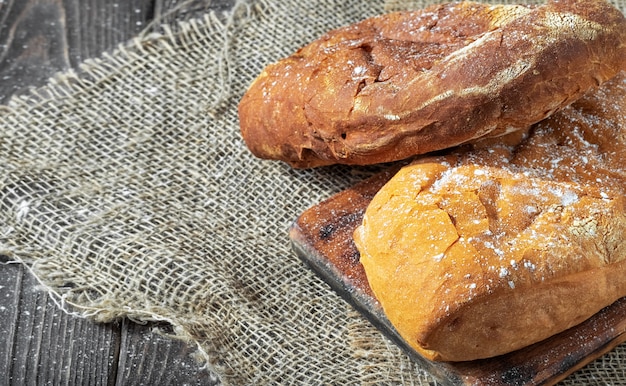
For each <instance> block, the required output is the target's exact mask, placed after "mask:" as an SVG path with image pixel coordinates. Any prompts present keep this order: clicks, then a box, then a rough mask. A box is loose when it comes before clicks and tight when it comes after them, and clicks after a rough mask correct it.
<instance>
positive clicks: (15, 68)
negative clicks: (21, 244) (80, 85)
mask: <svg viewBox="0 0 626 386" xmlns="http://www.w3.org/2000/svg"><path fill="white" fill-rule="evenodd" d="M202 2H203V4H201V5H202V7H201V8H198V4H199V3H198V2H194V4H191V3H189V5H193V7H194V8H193V10H192V11H193V12H198V9H202V10H206V9H208V8H211V7H216V9H228V7H230V6H231V5H232V1H230V0H222V1H217V2H211V1H210V0H203V1H202ZM185 3H186V1H184V0H179V1H174V0H4V1H0V103H6V102H7V101H8V100H9V99H10V98H11V97H12V96H14V95H20V94H24V93H26V92H28V90H29V89H30V88H33V87H40V86H42V85H44V84H45V83H46V81H47V80H48V79H49V78H50V77H52V76H53V75H54V74H55V73H57V72H59V71H65V70H68V69H70V68H77V66H78V65H79V64H80V63H81V62H83V61H84V60H86V59H88V58H92V57H97V56H100V55H101V54H102V53H103V52H105V51H110V50H112V49H114V48H115V47H116V46H117V45H118V44H120V43H124V42H126V41H128V40H129V39H131V38H133V37H134V36H136V35H137V34H138V33H139V32H140V31H142V30H143V29H144V28H145V27H146V26H147V25H148V24H149V23H151V22H153V21H154V20H155V19H156V20H164V19H161V16H162V15H164V14H166V13H167V15H168V17H174V16H173V15H175V14H176V13H178V12H182V13H185V10H186V9H187V8H186V6H187V5H186V4H185ZM172 9H173V10H174V11H173V12H170V10H172ZM189 13H190V14H191V12H189ZM156 327H157V326H154V325H138V324H135V323H132V322H130V321H128V320H122V321H119V322H117V323H109V324H97V323H93V322H91V321H88V320H85V319H82V318H79V317H76V316H73V315H69V314H67V313H65V312H63V311H61V310H60V309H59V307H58V306H57V305H56V304H55V303H54V302H53V301H52V300H51V299H50V298H49V297H48V295H47V294H46V293H45V292H44V291H43V290H42V289H41V288H40V287H39V286H38V282H37V281H36V279H35V278H34V277H33V275H32V274H31V273H30V272H29V271H28V270H27V269H25V268H24V267H23V266H21V265H18V264H9V263H7V258H6V257H2V256H0V347H3V348H4V349H2V350H0V374H1V375H2V377H1V380H0V384H15V385H43V384H54V385H118V384H124V385H127V384H128V385H141V384H143V385H153V384H162V385H167V384H187V385H216V384H218V383H219V382H218V380H217V379H216V377H215V375H213V374H211V373H210V372H209V371H208V370H206V369H203V368H201V366H200V365H199V364H198V363H196V362H195V361H194V359H193V358H192V357H191V354H192V353H193V351H194V348H193V347H192V346H189V345H187V344H184V343H182V342H180V341H176V340H172V339H170V338H166V337H164V336H161V335H158V334H155V333H154V332H153V329H154V328H156ZM158 327H159V328H163V326H158Z"/></svg>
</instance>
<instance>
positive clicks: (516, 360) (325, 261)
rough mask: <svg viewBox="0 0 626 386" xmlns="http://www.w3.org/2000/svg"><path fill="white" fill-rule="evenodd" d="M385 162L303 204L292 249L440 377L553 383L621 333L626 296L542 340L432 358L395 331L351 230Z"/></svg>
mask: <svg viewBox="0 0 626 386" xmlns="http://www.w3.org/2000/svg"><path fill="white" fill-rule="evenodd" d="M395 171H397V168H390V169H389V170H388V171H386V172H382V173H380V174H378V175H376V176H374V177H371V178H370V179H368V180H366V181H364V182H362V183H360V184H358V185H356V186H354V187H353V188H350V189H347V190H345V191H342V192H340V193H338V194H336V195H334V196H332V197H331V198H329V199H328V200H326V201H324V202H322V203H320V204H318V205H316V206H314V207H312V208H310V209H308V210H307V211H305V212H304V213H302V215H300V217H298V218H297V219H296V221H295V222H294V224H293V225H292V227H291V229H290V237H291V240H292V245H293V248H294V250H295V252H296V253H297V255H298V256H299V257H300V258H301V259H302V260H303V261H304V262H305V263H306V264H308V265H309V266H310V267H311V268H312V269H313V270H314V271H315V272H316V273H317V274H318V275H319V276H320V277H321V278H322V279H323V280H325V281H326V282H327V283H328V284H329V285H330V286H331V287H332V288H333V289H334V290H335V291H336V292H337V293H339V295H341V296H342V297H343V298H344V299H345V300H346V301H348V302H349V303H350V304H352V306H353V307H355V308H356V309H357V310H359V311H360V312H361V313H362V314H363V315H364V316H365V317H366V318H367V319H369V321H370V322H371V323H372V324H373V325H374V326H376V327H377V328H379V329H380V330H381V331H382V332H383V333H384V334H385V335H386V336H387V337H388V338H390V339H391V340H393V341H394V342H395V343H396V344H398V345H399V346H400V347H401V348H402V349H403V350H404V351H405V352H406V353H407V354H408V355H409V356H410V357H412V358H413V359H414V360H415V361H417V362H418V363H419V364H420V365H421V366H422V367H423V368H425V369H426V370H427V371H429V372H430V373H431V374H432V375H433V376H434V377H435V378H437V379H438V380H439V381H440V382H441V383H443V384H445V385H551V384H554V383H556V382H558V381H559V380H561V379H563V378H565V377H567V376H568V375H569V374H571V373H572V372H574V371H576V370H578V369H580V368H581V367H583V366H584V365H585V364H587V363H589V362H591V361H592V360H594V359H596V358H598V357H600V356H601V355H603V354H604V353H606V352H608V351H610V350H612V349H613V348H614V347H615V346H617V345H618V344H620V343H622V342H624V341H626V298H623V299H620V300H618V301H617V302H616V303H614V304H612V305H611V306H609V307H607V308H605V309H603V310H602V311H600V312H599V313H598V314H596V315H594V316H593V317H592V318H591V319H589V320H587V321H586V322H584V323H582V324H580V325H578V326H576V327H574V328H571V329H569V330H567V331H565V332H563V333H561V334H558V335H555V336H553V337H551V338H549V339H547V340H545V341H542V342H539V343H537V344H535V345H532V346H529V347H526V348H524V349H521V350H519V351H515V352H513V353H510V354H507V355H502V356H499V357H496V358H491V359H484V360H477V361H471V362H456V363H451V362H433V361H430V360H427V359H425V358H423V357H422V356H420V355H419V354H418V353H417V352H416V351H414V350H413V349H411V348H410V347H409V346H408V345H407V344H406V342H405V341H404V340H403V339H402V338H401V337H400V336H399V335H398V334H397V332H396V331H395V330H394V328H393V327H392V325H391V324H390V322H389V321H388V320H387V318H386V317H385V315H384V313H383V312H382V309H381V307H380V305H379V303H378V301H377V300H376V298H375V297H374V295H373V294H372V291H371V290H370V288H369V284H368V282H367V277H366V276H365V272H364V270H363V267H362V266H361V264H360V262H359V252H358V251H357V249H356V247H355V245H354V243H353V241H352V233H353V232H354V230H355V228H356V227H357V226H358V225H359V224H360V222H361V219H362V217H363V213H364V212H365V209H366V207H367V205H368V204H369V202H370V201H371V199H372V197H373V196H374V194H376V192H377V191H378V190H379V189H380V188H381V187H382V186H383V184H384V183H385V182H387V181H388V180H389V178H391V177H392V176H393V174H394V173H395Z"/></svg>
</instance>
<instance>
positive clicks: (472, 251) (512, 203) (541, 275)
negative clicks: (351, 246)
mask: <svg viewBox="0 0 626 386" xmlns="http://www.w3.org/2000/svg"><path fill="white" fill-rule="evenodd" d="M625 159H626V73H624V72H622V73H620V74H619V75H618V76H617V77H615V78H614V79H612V80H610V81H609V82H607V83H605V84H604V85H603V86H602V87H601V88H599V89H596V90H594V91H593V92H590V93H588V94H587V95H585V96H584V97H583V98H581V99H580V100H578V101H576V102H574V103H573V104H572V105H570V106H568V107H566V108H564V109H562V110H561V111H559V112H558V113H555V114H554V115H552V116H551V117H550V118H549V119H547V120H545V121H542V122H540V123H538V124H536V125H535V126H533V127H532V128H531V130H530V131H529V133H528V135H527V136H526V137H524V138H522V140H521V143H519V144H517V145H515V146H511V145H509V144H506V143H503V142H496V141H492V142H491V143H488V144H486V143H476V144H473V145H471V146H469V145H468V146H465V147H464V148H463V149H459V150H457V151H454V152H451V153H449V154H447V155H442V156H438V157H425V158H420V159H418V160H416V161H415V162H413V163H412V164H410V165H408V166H406V167H405V168H403V169H402V170H401V171H400V172H398V174H397V175H396V176H394V177H393V178H392V179H391V180H390V181H389V182H388V183H387V184H386V185H385V186H384V187H383V188H382V189H381V190H380V191H379V192H378V194H377V195H376V196H375V197H374V199H373V200H372V202H371V204H370V205H369V207H368V208H367V210H366V213H365V215H364V220H363V223H362V225H361V226H360V227H359V228H357V230H356V231H355V234H354V241H355V243H356V245H357V247H358V249H359V251H360V254H361V263H362V264H363V267H364V268H365V271H366V274H367V278H368V282H369V283H370V287H371V288H372V290H373V292H374V294H375V295H376V298H377V299H378V300H379V302H380V304H381V305H382V307H383V309H384V312H385V314H386V315H387V317H388V318H389V320H390V321H391V323H392V324H393V325H394V326H395V327H396V329H397V330H398V332H399V333H400V334H401V336H402V337H403V338H404V339H405V340H406V341H407V342H408V343H409V344H410V345H411V346H412V347H414V348H415V349H416V350H417V351H419V352H421V353H422V354H423V355H424V356H426V357H428V358H431V359H435V360H445V361H465V360H473V359H478V358H486V357H492V356H496V355H499V354H504V353H507V352H510V351H513V350H516V349H519V348H522V347H525V346H527V345H530V344H532V343H535V342H538V341H541V340H543V339H545V338H548V337H549V336H552V335H554V334H556V333H558V332H561V331H563V330H565V329H567V328H569V327H572V326H574V325H576V324H578V323H580V322H582V321H584V320H585V319H587V318H589V317H590V316H592V315H593V314H594V313H596V312H598V311H599V310H600V309H602V308H603V307H605V306H607V305H609V304H611V303H613V302H614V301H615V300H617V299H618V298H620V297H623V296H626V280H624V277H625V276H626V242H624V240H626V204H625V198H626V163H625V162H624V160H625Z"/></svg>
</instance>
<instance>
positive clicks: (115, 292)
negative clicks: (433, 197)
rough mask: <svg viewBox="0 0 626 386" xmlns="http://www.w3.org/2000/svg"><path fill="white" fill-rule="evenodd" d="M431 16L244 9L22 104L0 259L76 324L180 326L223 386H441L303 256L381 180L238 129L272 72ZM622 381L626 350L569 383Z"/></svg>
mask: <svg viewBox="0 0 626 386" xmlns="http://www.w3.org/2000/svg"><path fill="white" fill-rule="evenodd" d="M427 3H428V2H415V3H407V2H405V1H401V0H399V1H398V0H395V1H390V2H388V3H386V4H384V3H382V2H378V1H367V2H363V1H360V0H350V1H347V2H334V1H327V0H319V1H291V0H290V1H273V0H260V1H257V2H238V3H237V4H236V6H235V8H234V9H233V10H232V12H231V13H229V14H226V17H224V18H218V17H216V15H215V14H206V15H204V16H203V17H200V18H197V19H193V20H189V21H185V22H179V23H171V24H168V25H164V26H162V27H161V28H160V29H159V32H154V31H153V32H151V33H146V34H143V35H142V36H140V37H138V38H137V39H135V40H134V41H132V42H130V43H129V44H126V45H124V46H121V47H119V49H117V50H115V51H114V52H112V53H110V54H108V55H104V56H102V58H100V59H98V60H93V61H89V62H87V63H85V64H84V65H83V66H82V67H81V69H80V71H77V72H68V73H63V74H60V75H59V76H57V77H56V78H55V79H52V80H51V81H50V82H49V84H48V85H47V86H45V87H43V88H42V89H39V90H36V91H34V92H33V93H31V94H29V95H27V96H22V97H16V98H14V99H12V100H11V101H10V102H9V104H8V105H7V106H5V107H3V108H2V111H1V112H0V254H2V255H5V256H8V257H9V258H11V259H14V260H16V261H20V262H23V263H24V264H27V265H28V266H29V267H30V268H31V269H32V271H33V272H34V274H35V275H36V276H37V277H38V278H39V280H40V281H41V283H42V284H43V285H44V286H45V288H46V289H47V290H48V291H49V293H50V295H51V296H52V298H53V299H55V301H57V302H58V303H59V304H60V306H61V307H63V309H65V310H67V311H68V312H75V313H77V314H80V315H82V316H85V317H89V318H91V319H93V320H95V321H99V322H108V321H112V320H115V319H117V318H122V317H127V318H131V319H134V320H140V321H166V322H168V323H170V324H171V325H172V326H173V330H174V335H175V336H176V337H177V338H180V339H184V340H186V341H187V342H189V343H190V344H192V345H196V346H197V348H198V353H199V356H200V357H201V359H202V360H203V362H204V364H206V365H207V366H210V368H211V369H212V370H213V371H214V372H215V373H216V374H218V375H219V377H220V379H221V381H222V383H224V384H234V385H244V384H249V385H252V384H254V385H257V384H294V383H296V384H338V385H339V384H341V385H348V384H354V385H370V384H432V383H434V380H433V379H432V378H431V377H430V376H429V375H428V374H426V373H425V372H424V371H423V370H422V369H420V368H419V367H418V365H416V364H415V363H414V362H412V361H411V360H409V358H408V357H407V356H405V355H404V354H403V353H402V352H401V350H400V349H399V348H397V347H396V346H395V345H394V344H393V343H391V342H390V341H388V340H387V339H385V338H384V337H383V336H382V335H381V333H380V332H379V331H378V330H376V329H375V328H374V327H372V326H371V325H370V324H369V323H368V322H367V321H366V320H365V319H364V318H362V317H361V316H360V315H359V314H358V313H357V312H356V311H354V310H353V309H352V308H351V307H350V306H349V305H347V304H346V303H345V302H344V301H343V300H341V299H340V298H339V296H337V295H336V294H335V293H334V292H332V291H331V290H330V289H329V287H328V286H327V285H326V283H324V282H323V281H322V280H321V279H319V278H318V277H317V276H316V275H314V274H313V273H312V272H310V271H309V270H308V269H307V268H306V267H305V266H304V265H303V264H302V263H301V262H300V261H299V260H298V258H297V257H296V256H295V254H294V253H293V252H292V250H291V247H290V243H289V239H288V235H287V229H288V227H289V226H290V224H291V223H292V221H293V220H294V219H295V217H296V216H297V215H298V214H299V213H301V212H302V211H304V210H305V209H307V208H308V207H310V206H312V205H314V204H316V203H318V202H320V201H321V200H323V199H325V198H328V197H329V196H331V195H332V194H334V193H336V192H338V191H340V190H342V189H344V188H346V187H348V186H351V185H353V184H354V183H356V182H358V181H361V180H363V179H364V178H366V177H367V176H368V175H370V174H371V173H373V172H375V171H376V168H366V167H365V168H364V167H346V166H333V167H326V168H319V169H313V170H294V169H291V168H290V167H288V166H287V165H285V164H283V163H280V162H273V161H263V160H259V159H256V158H254V157H253V156H252V155H251V154H250V153H249V152H248V151H247V149H246V147H245V145H244V144H243V142H242V140H241V138H240V135H239V128H238V121H237V103H238V101H239V98H240V97H241V96H242V95H243V93H244V92H245V89H246V88H247V86H248V85H249V84H250V82H251V81H252V80H253V79H254V78H255V77H256V76H257V75H258V74H259V72H260V71H261V70H262V68H263V67H264V66H265V65H267V64H268V63H270V62H272V61H275V60H277V59H279V58H281V57H284V56H286V55H288V54H290V53H292V52H293V51H295V50H296V49H297V48H298V47H300V46H302V45H303V44H306V43H307V42H309V41H311V40H313V39H315V38H316V37H318V36H320V35H321V34H323V33H324V32H326V31H327V30H329V29H331V28H335V27H338V26H341V25H345V24H348V23H352V22H355V21H358V20H361V19H363V18H365V17H368V16H372V15H375V14H379V13H382V12H386V11H389V10H399V9H408V8H419V7H423V6H425V5H426V4H427ZM615 4H616V5H617V6H618V7H619V8H620V9H621V10H622V11H624V9H625V8H626V7H625V6H626V3H625V2H624V1H623V0H618V1H617V2H615ZM625 367H626V347H624V346H620V347H618V348H617V349H616V350H614V351H613V352H611V353H609V354H607V355H605V356H603V357H602V358H601V359H599V360H597V361H595V362H593V363H592V364H590V365H588V366H587V367H585V368H584V369H582V370H580V371H578V372H576V373H575V374H573V375H572V376H570V377H569V378H568V379H567V380H565V381H564V384H597V383H602V384H604V383H609V384H626V380H624V376H625V374H624V368H625Z"/></svg>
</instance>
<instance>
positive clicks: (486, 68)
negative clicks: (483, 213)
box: [239, 0, 626, 167]
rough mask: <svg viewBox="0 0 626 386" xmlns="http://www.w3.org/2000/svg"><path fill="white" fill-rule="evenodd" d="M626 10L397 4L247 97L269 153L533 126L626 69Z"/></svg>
mask: <svg viewBox="0 0 626 386" xmlns="http://www.w3.org/2000/svg"><path fill="white" fill-rule="evenodd" d="M625 58H626V20H625V18H624V15H623V14H622V13H621V12H620V11H618V10H617V9H615V8H614V7H612V6H611V5H609V4H608V3H606V2H605V1H603V0H562V1H551V2H548V3H547V4H546V5H543V6H539V7H531V6H514V5H502V6H491V5H485V4H479V3H471V2H466V3H453V4H444V5H435V6H432V7H429V8H427V9H424V10H421V11H415V12H401V13H391V14H388V15H382V16H378V17H373V18H370V19H367V20H364V21H362V22H360V23H357V24H354V25H350V26H347V27H344V28H340V29H337V30H334V31H331V32H329V33H328V34H326V35H324V36H323V37H321V38H320V39H318V40H317V41H315V42H313V43H311V44H310V45H308V46H305V47H304V48H302V49H300V50H299V51H297V52H296V53H295V54H293V55H292V56H290V57H288V58H285V59H283V60H281V61H279V62H278V63H275V64H272V65H269V66H268V67H267V68H266V69H265V70H264V71H263V72H262V74H261V75H260V76H259V77H258V78H257V79H256V80H255V81H254V83H253V84H252V85H251V87H250V88H249V90H248V91H247V93H246V94H245V95H244V97H243V98H242V100H241V103H240V105H239V118H240V126H241V133H242V136H243V138H244V140H245V142H246V144H247V146H248V147H249V148H250V150H251V151H252V152H253V153H254V154H255V155H257V156H258V157H261V158H269V159H279V160H284V161H286V162H288V163H290V164H292V165H293V166H295V167H315V166H320V165H327V164H333V163H344V164H373V163H379V162H387V161H393V160H398V159H404V158H407V157H409V156H412V155H415V154H423V153H426V152H430V151H433V150H439V149H443V148H448V147H451V146H454V145H458V144H460V143H464V142H467V141H470V140H472V139H475V138H478V137H483V136H486V135H489V136H497V135H501V134H503V133H504V132H507V131H512V130H519V129H527V128H528V126H530V124H532V123H535V122H537V121H539V120H541V119H543V118H545V117H546V116H548V115H549V114H550V113H552V112H553V111H555V110H557V109H559V108H561V107H563V106H565V105H567V104H569V103H570V102H572V101H573V100H575V99H577V98H579V97H580V96H581V95H582V94H583V93H584V92H585V91H586V90H587V89H589V88H590V87H592V86H596V85H598V84H600V83H601V82H604V81H606V80H607V79H609V78H611V77H613V76H614V75H615V74H616V73H617V72H618V71H619V70H620V69H623V68H626V61H625Z"/></svg>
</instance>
